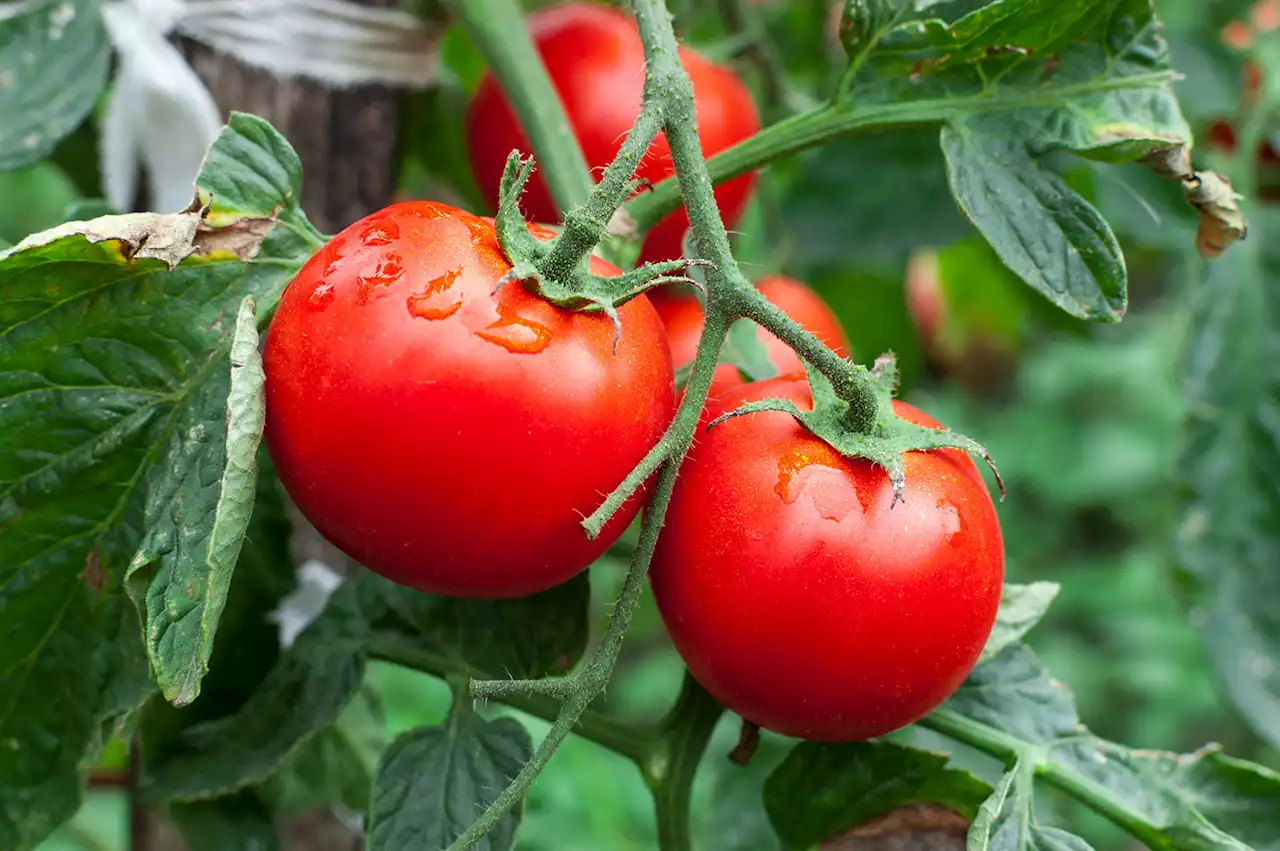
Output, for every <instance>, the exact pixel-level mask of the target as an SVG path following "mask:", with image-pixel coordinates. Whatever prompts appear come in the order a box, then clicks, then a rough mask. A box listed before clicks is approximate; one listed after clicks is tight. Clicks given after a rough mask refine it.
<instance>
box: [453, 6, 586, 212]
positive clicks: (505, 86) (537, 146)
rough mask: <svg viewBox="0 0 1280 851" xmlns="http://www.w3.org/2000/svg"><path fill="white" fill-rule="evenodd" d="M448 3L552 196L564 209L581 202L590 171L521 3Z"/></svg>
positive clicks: (584, 197)
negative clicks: (495, 84) (498, 86)
mask: <svg viewBox="0 0 1280 851" xmlns="http://www.w3.org/2000/svg"><path fill="white" fill-rule="evenodd" d="M448 6H449V11H450V12H451V13H452V15H453V17H454V19H455V20H456V21H458V22H459V23H460V24H461V25H462V27H463V29H464V30H466V32H467V35H468V36H470V37H471V40H472V42H474V43H475V45H476V48H477V49H478V50H479V51H480V54H481V55H482V56H483V57H484V60H485V63H486V64H487V65H488V66H489V68H490V69H492V71H493V74H494V76H496V77H497V78H498V81H499V82H500V83H501V84H502V90H503V91H504V92H506V95H507V98H508V100H509V101H510V102H511V107H512V109H514V110H515V113H516V116H517V117H518V118H519V119H520V126H521V127H522V128H524V131H525V135H526V136H527V137H528V139H529V144H530V145H532V146H533V153H534V154H535V155H536V156H537V158H538V167H539V168H540V169H542V174H543V176H544V177H545V178H546V181H547V187H548V188H549V189H550V190H551V197H552V198H554V199H555V200H556V204H557V205H559V207H560V209H562V210H570V209H573V208H574V207H577V206H579V205H580V204H582V203H584V202H585V201H586V200H587V196H588V195H589V194H590V192H591V171H590V169H589V168H588V166H587V160H586V157H584V156H583V154H582V148H581V147H580V146H579V145H578V138H577V136H575V135H574V133H573V128H572V127H570V126H569V118H568V116H567V115H566V114H565V111H564V105H563V104H562V103H561V102H560V96H559V95H558V94H556V90H555V87H554V86H553V85H552V84H551V77H550V76H548V74H547V69H546V66H544V65H543V64H542V59H541V58H540V57H539V56H538V52H537V50H536V49H535V48H534V46H533V41H532V40H531V39H530V38H529V33H528V31H527V30H526V29H525V25H524V18H523V16H522V15H521V14H520V5H519V4H518V3H517V2H516V0H448Z"/></svg>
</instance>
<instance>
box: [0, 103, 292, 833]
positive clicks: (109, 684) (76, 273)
mask: <svg viewBox="0 0 1280 851" xmlns="http://www.w3.org/2000/svg"><path fill="white" fill-rule="evenodd" d="M264 128H266V130H269V127H268V126H267V125H265V124H264V123H262V122H260V121H258V120H256V119H248V118H245V117H237V119H235V120H234V121H233V123H232V126H231V127H229V128H228V129H227V130H225V131H224V132H223V134H222V136H221V137H220V138H219V141H218V143H217V144H216V145H215V147H214V150H213V151H212V152H211V155H210V157H209V160H208V169H207V170H206V172H205V174H204V175H202V177H201V186H202V187H203V190H202V191H204V192H205V193H206V194H207V192H208V189H207V184H208V183H210V182H212V183H213V184H214V185H218V180H211V179H210V176H211V174H212V172H211V171H210V170H209V169H212V170H214V171H216V170H217V169H219V168H222V167H224V166H225V165H226V163H227V162H228V158H229V155H228V154H227V153H226V150H225V149H226V148H228V147H230V148H232V149H234V150H235V152H236V153H235V156H241V155H242V154H243V148H244V144H243V141H244V139H245V138H248V137H246V136H245V135H244V134H242V133H241V131H242V130H243V131H245V133H248V134H251V135H253V136H254V137H261V136H262V134H263V133H265V132H266V131H265V130H264ZM293 163H294V165H295V166H296V159H294V160H293ZM293 173H294V174H295V175H296V169H295V170H294V172H293ZM224 188H229V187H224ZM238 189H239V193H240V195H241V196H242V197H244V198H248V197H252V196H254V194H255V193H259V194H260V195H261V196H262V198H261V200H260V203H259V204H258V207H259V208H260V209H267V210H271V209H275V208H276V207H279V208H280V211H279V215H280V221H281V222H283V223H285V225H286V226H284V227H275V226H274V224H275V221H274V220H264V221H255V222H250V223H246V222H243V221H239V220H235V217H234V216H232V215H231V214H229V213H226V211H225V209H224V208H220V207H219V206H218V203H219V202H218V201H216V200H215V202H214V205H213V209H212V211H211V212H212V213H213V214H216V215H220V216H221V223H222V224H223V225H225V226H226V227H225V229H221V230H218V229H213V230H203V231H198V229H197V228H198V225H199V214H198V213H186V214H175V215H170V216H156V215H151V214H140V215H132V216H120V217H108V218H104V219H98V220H95V221H92V222H82V223H79V224H72V225H65V226H62V227H60V228H57V229H55V230H53V231H50V232H46V233H43V234H39V235H36V236H35V237H31V238H28V239H27V240H24V241H23V242H22V243H20V244H19V245H18V246H17V247H15V248H14V249H12V250H10V251H7V252H5V253H4V254H0V294H2V295H3V297H2V298H0V352H3V358H2V359H0V363H3V367H2V368H0V525H2V526H3V534H2V535H0V609H3V610H4V612H5V622H6V624H9V625H10V626H9V627H8V629H7V632H6V633H5V636H4V640H3V641H0V740H2V741H7V742H12V743H16V744H15V745H14V746H12V747H9V748H3V749H0V777H3V778H4V780H3V781H2V782H3V783H4V784H5V787H6V788H5V790H4V794H2V795H0V801H4V802H5V804H4V805H0V812H2V813H3V821H0V847H6V848H22V847H24V846H25V845H27V844H28V843H29V842H31V841H34V840H35V839H36V838H38V837H40V836H42V835H43V834H44V833H47V832H48V830H50V829H51V828H52V827H53V826H54V825H56V824H57V823H58V822H60V821H62V820H63V819H65V818H66V817H67V816H69V815H70V814H71V812H72V811H74V808H75V806H76V804H77V803H78V801H79V795H80V785H81V782H82V780H81V775H80V767H81V766H82V765H84V764H87V763H88V762H89V761H91V760H92V759H93V758H94V756H95V755H96V753H97V750H98V748H99V746H100V743H101V736H102V732H103V730H102V724H103V722H104V721H106V720H109V719H111V718H114V717H116V716H118V715H119V714H121V713H124V712H126V711H129V710H131V709H132V708H133V707H135V706H136V705H137V704H138V703H139V702H140V701H141V699H142V698H143V696H145V695H146V693H147V692H148V691H149V688H150V686H149V685H148V684H147V683H146V680H145V677H139V675H138V665H137V661H138V660H137V658H136V657H135V656H134V655H133V654H134V653H135V652H136V650H137V649H138V646H139V642H138V633H134V632H132V630H131V629H130V627H129V626H128V625H127V624H130V623H131V624H133V628H136V621H135V620H134V618H132V616H126V615H125V613H123V612H122V611H121V610H120V608H119V604H120V601H121V600H123V599H124V598H123V596H122V595H120V594H119V593H118V592H119V590H120V587H121V583H122V578H123V573H124V569H125V565H126V564H127V563H128V561H129V560H130V558H132V556H133V555H134V553H135V552H136V551H137V549H138V547H139V545H140V543H141V539H142V529H143V528H144V524H145V513H146V507H147V506H148V504H149V500H150V499H151V498H152V497H153V496H154V495H155V494H158V493H166V492H168V493H173V492H176V491H177V490H178V488H176V487H175V483H176V482H178V481H179V480H180V479H181V477H182V476H184V475H186V474H188V473H190V472H192V471H218V472H217V473H215V474H214V476H213V478H214V480H216V477H217V475H220V471H221V470H222V469H223V468H224V466H225V463H226V461H225V457H220V454H221V447H222V445H223V444H222V441H221V440H220V439H219V438H218V437H217V435H219V434H224V433H225V430H226V410H227V408H226V402H227V394H228V390H229V384H230V369H229V368H228V367H227V366H226V365H227V357H228V352H229V350H230V346H231V340H232V337H233V336H234V332H235V322H234V318H235V311H236V308H237V307H238V306H239V304H240V302H241V300H242V299H243V298H244V297H245V296H248V295H254V296H257V297H258V298H259V299H260V303H261V304H262V305H263V306H264V307H269V306H270V305H272V304H274V300H275V299H276V298H278V295H279V293H280V291H281V290H282V289H283V287H284V284H285V282H286V281H287V280H288V278H289V275H290V274H291V273H292V271H293V270H294V269H296V268H297V267H298V266H299V265H300V264H301V263H302V261H303V260H305V258H306V256H307V254H308V253H309V251H310V250H311V248H312V244H313V243H312V242H311V241H309V240H310V239H311V237H310V232H309V226H306V225H305V220H303V219H301V217H300V216H299V215H298V214H297V213H296V210H294V209H293V208H291V207H290V206H289V200H288V198H286V197H284V196H282V195H279V194H276V195H271V187H270V186H268V185H266V184H263V183H262V182H261V181H258V182H254V180H252V179H251V176H249V175H245V176H243V179H242V180H241V181H240V183H239V184H238ZM227 194H228V196H230V197H234V196H235V193H234V192H230V191H228V192H227ZM298 234H303V237H305V238H303V237H300V236H299V235H298ZM193 249H194V250H195V251H196V252H197V253H196V254H194V255H192V256H190V257H187V255H188V254H190V253H191V252H192V250H193ZM255 252H256V254H255ZM250 254H255V258H256V260H255V262H252V263H246V262H245V261H244V260H243V259H241V258H242V257H243V256H247V255H250ZM184 257H185V258H186V259H183V258H184ZM173 264H177V265H176V268H171V266H172V265H173ZM206 493H210V492H206ZM210 496H211V499H210V501H209V502H208V503H207V507H208V510H207V513H206V514H205V515H204V516H203V520H202V521H201V522H200V523H199V524H197V528H186V527H182V528H173V529H172V536H171V538H170V539H169V541H168V542H166V543H167V545H168V546H169V548H170V552H173V548H175V547H176V548H178V549H182V548H183V547H184V546H189V545H195V544H198V542H199V541H201V540H203V541H205V542H208V541H210V540H212V537H211V535H210V531H211V526H212V522H213V519H214V511H213V509H214V507H215V506H216V498H217V490H216V488H215V489H213V490H212V492H211V493H210ZM187 508H189V506H188V507H187ZM181 516H184V517H192V516H198V512H195V511H192V512H190V513H183V514H182V515H181ZM183 552H184V553H187V554H189V555H190V556H191V557H192V558H191V561H190V562H184V563H183V564H182V565H180V566H179V567H178V569H177V570H176V573H175V577H176V581H177V582H178V583H179V584H178V585H177V586H176V587H177V588H178V589H179V590H178V594H177V595H176V599H178V600H179V601H180V600H181V599H182V595H184V594H185V593H186V588H187V584H186V583H187V582H189V581H192V580H191V577H192V576H197V575H198V571H199V570H200V567H199V566H200V565H201V564H203V563H205V558H204V553H202V552H200V547H199V546H198V545H196V546H190V548H189V549H185V550H183ZM188 571H190V575H188ZM154 626H155V625H154V624H148V625H147V629H148V631H150V630H152V629H153V628H154ZM121 630H123V632H122V631H121ZM37 684H38V685H39V690H38V693H37V689H36V688H35V686H36V685H37ZM50 690H54V691H59V690H60V691H65V692H66V693H70V694H76V695H79V697H77V699H75V700H64V701H55V702H53V703H52V704H51V703H50V701H49V700H48V694H49V693H50ZM9 802H14V803H13V805H12V806H13V809H11V810H10V809H9V808H8V804H9Z"/></svg>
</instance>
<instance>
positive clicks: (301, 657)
mask: <svg viewBox="0 0 1280 851" xmlns="http://www.w3.org/2000/svg"><path fill="white" fill-rule="evenodd" d="M362 578H363V577H362ZM384 605H385V604H384V602H383V600H382V598H381V588H380V587H379V586H378V585H377V584H376V583H370V582H365V581H361V580H353V581H350V582H347V583H346V584H345V585H343V586H342V587H341V588H339V589H338V590H337V591H335V592H334V595H333V597H332V598H331V599H330V601H329V605H328V607H327V608H326V609H325V611H324V613H323V614H321V615H320V617H318V618H316V620H315V621H313V622H312V623H311V624H310V625H309V626H308V627H307V628H306V629H305V630H303V632H302V634H301V635H299V636H298V640H297V641H296V642H295V643H294V645H293V646H292V647H291V648H289V650H288V652H286V653H285V654H284V655H283V656H282V657H281V658H280V661H279V662H278V663H277V664H276V666H275V667H274V668H273V669H272V670H271V672H270V673H269V674H268V675H267V677H266V679H265V680H264V681H263V682H262V684H261V685H260V686H259V687H258V689H257V691H255V692H254V694H253V696H252V697H250V698H249V699H248V701H246V702H245V704H244V706H242V707H241V709H240V710H239V711H238V712H236V713H235V714H233V715H229V716H227V717H225V718H219V719H217V720H214V721H210V722H207V723H203V724H197V725H194V726H192V727H190V728H189V729H188V730H186V731H185V733H184V735H183V737H182V739H181V740H180V741H179V742H177V743H175V744H174V745H173V746H172V747H171V749H170V750H169V751H168V752H167V753H165V754H163V755H161V757H160V758H159V759H157V760H156V761H155V762H151V761H149V762H148V764H147V771H146V774H145V776H144V778H143V783H144V787H143V788H144V791H145V792H146V793H147V794H148V795H149V796H150V797H151V798H152V799H155V800H178V801H185V800H193V799H197V798H206V797H210V796H216V795H225V794H228V793H230V792H234V791H236V790H238V789H242V788H244V787H246V786H248V785H250V784H253V783H258V782H261V781H264V780H266V779H267V778H268V777H270V776H271V775H272V774H274V773H275V772H276V771H277V770H278V769H279V768H280V767H281V766H282V765H283V764H284V763H285V762H286V761H287V760H288V759H290V758H291V757H292V756H293V755H295V754H297V753H298V752H299V751H300V749H301V748H302V747H303V746H304V745H305V744H306V743H307V742H308V740H310V739H311V738H312V737H313V736H315V735H316V734H317V733H319V732H320V731H321V730H323V729H325V728H326V727H327V726H328V725H329V724H330V723H331V722H333V721H334V719H336V718H338V716H339V714H340V713H341V712H342V711H343V710H344V709H345V708H346V707H347V705H348V704H349V703H351V701H352V699H353V698H354V697H355V696H356V694H357V692H358V691H359V690H360V685H361V682H362V681H363V678H364V668H365V655H364V648H365V643H366V641H367V639H368V635H369V623H370V622H371V621H372V620H373V619H374V618H376V617H377V616H378V614H379V613H381V612H383V611H385V609H384Z"/></svg>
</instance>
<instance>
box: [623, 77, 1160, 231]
mask: <svg viewBox="0 0 1280 851" xmlns="http://www.w3.org/2000/svg"><path fill="white" fill-rule="evenodd" d="M1173 76H1174V75H1173V73H1172V72H1169V71H1158V72H1152V73H1150V74H1135V75H1133V76H1130V77H1122V78H1118V79H1107V80H1093V81H1089V82H1085V83H1072V84H1064V85H1057V86H1045V87H1044V88H1038V89H1031V90H1027V91H1017V92H1009V93H1006V92H1001V93H994V92H990V91H984V92H979V93H976V94H972V95H968V96H965V97H957V98H936V99H928V100H915V101H899V102H883V103H866V104H854V105H831V104H828V105H826V106H821V107H818V108H817V109H814V110H811V111H809V112H805V113H801V114H800V115H796V116H793V117H791V118H788V119H785V120H783V121H779V122H778V123H776V124H772V125H770V126H768V127H766V128H764V129H763V130H761V131H760V132H759V133H757V134H756V135H754V136H752V137H751V138H749V139H745V140H743V141H742V142H739V143H738V144H736V145H734V146H733V147H731V148H729V149H727V150H724V151H721V152H720V153H719V154H716V155H715V156H714V157H712V158H711V159H710V160H708V161H707V163H706V165H707V170H708V171H709V173H710V176H711V180H712V181H713V182H715V183H717V184H719V183H724V182H725V181H726V180H731V179H733V178H735V177H737V176H738V175H740V174H746V173H747V172H749V171H754V170H756V169H758V168H760V167H761V166H764V165H768V164H769V163H771V162H773V161H774V160H777V159H781V158H783V157H787V156H791V155H793V154H797V153H799V152H800V151H803V150H806V149H808V148H812V147H816V146H818V145H822V144H825V143H826V142H829V141H831V140H832V139H835V138H838V137H840V136H847V135H850V134H852V133H858V132H866V131H872V130H891V129H895V128H903V127H914V126H930V125H936V124H941V123H942V122H945V121H949V120H951V119H953V118H961V117H964V116H967V115H976V114H980V113H984V112H999V111H1002V110H1011V109H1023V108H1027V107H1037V106H1043V107H1051V106H1058V105H1061V104H1063V103H1065V102H1068V101H1070V100H1072V99H1074V98H1078V97H1081V96H1083V95H1088V94H1095V93H1098V92H1105V91H1116V90H1121V89H1130V88H1145V87H1148V86H1151V85H1155V84H1158V83H1162V82H1167V81H1169V80H1171V79H1173ZM680 195H681V189H680V187H679V186H678V185H677V182H676V180H675V179H674V178H667V179H666V180H664V181H662V182H661V183H658V184H657V185H655V186H654V187H653V190H652V191H650V192H646V193H644V194H643V195H639V196H637V197H635V198H633V199H632V200H630V201H629V202H627V205H626V208H625V209H626V212H627V214H628V215H629V216H630V217H631V219H632V220H633V221H635V223H636V227H637V228H639V229H640V230H641V231H644V230H647V229H648V228H651V227H653V225H654V224H656V223H657V222H658V221H659V220H661V219H662V218H663V217H664V216H666V215H667V214H668V213H670V212H671V211H673V210H675V209H676V208H677V207H679V206H680Z"/></svg>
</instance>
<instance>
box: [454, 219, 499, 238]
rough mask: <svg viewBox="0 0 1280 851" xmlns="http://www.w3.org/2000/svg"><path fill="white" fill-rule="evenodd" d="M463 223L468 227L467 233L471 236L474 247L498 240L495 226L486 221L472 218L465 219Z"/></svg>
mask: <svg viewBox="0 0 1280 851" xmlns="http://www.w3.org/2000/svg"><path fill="white" fill-rule="evenodd" d="M462 221H463V224H465V225H466V226H467V231H468V232H469V233H470V234H471V244H472V245H480V244H481V243H483V242H486V241H492V240H495V239H496V236H495V235H494V232H493V226H492V225H490V224H489V223H488V222H486V221H485V220H484V219H480V218H476V217H475V216H471V217H468V218H465V219H463V220H462Z"/></svg>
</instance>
